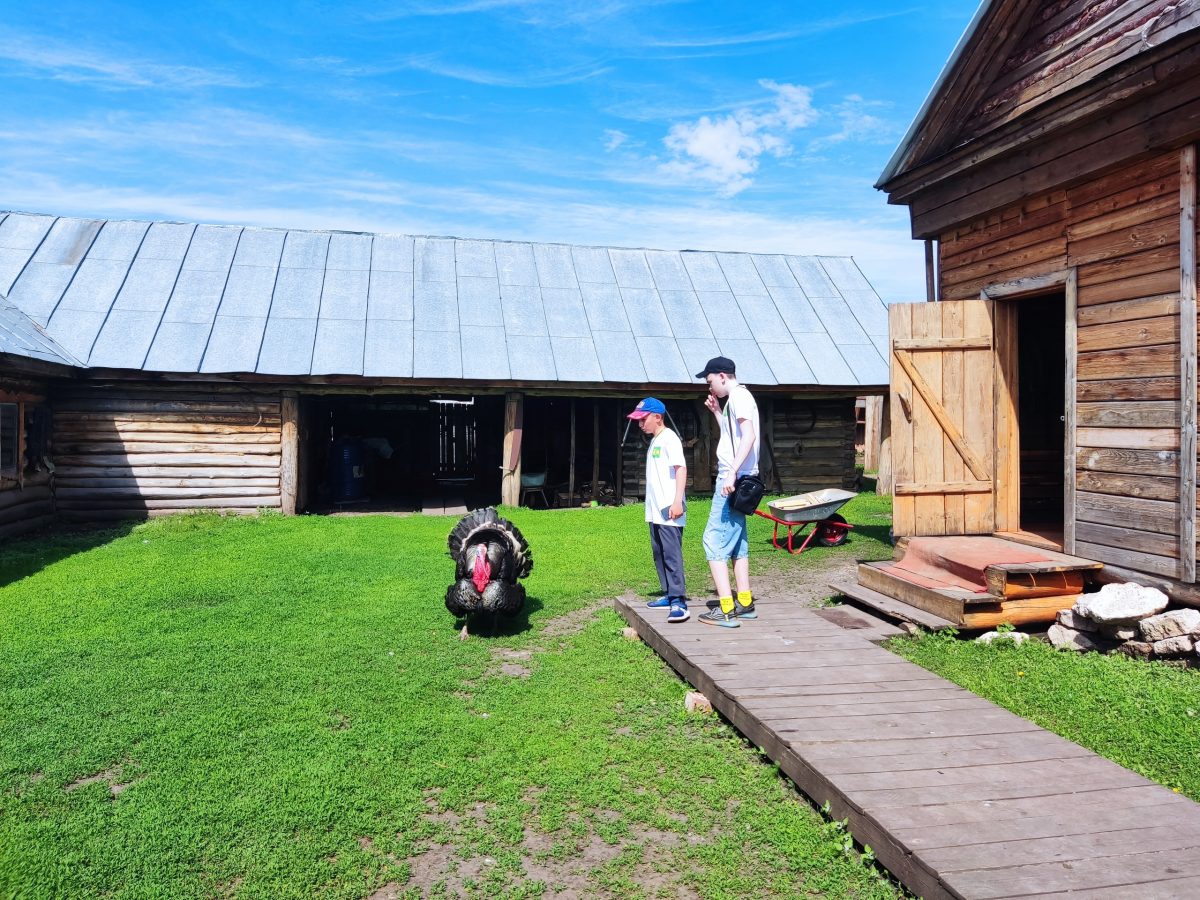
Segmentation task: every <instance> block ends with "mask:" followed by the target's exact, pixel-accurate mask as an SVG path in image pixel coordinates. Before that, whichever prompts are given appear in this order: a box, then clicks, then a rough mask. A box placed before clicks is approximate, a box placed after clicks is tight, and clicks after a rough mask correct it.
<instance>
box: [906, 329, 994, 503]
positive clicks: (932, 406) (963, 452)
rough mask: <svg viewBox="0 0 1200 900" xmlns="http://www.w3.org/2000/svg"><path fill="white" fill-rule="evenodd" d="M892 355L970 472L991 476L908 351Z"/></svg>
mask: <svg viewBox="0 0 1200 900" xmlns="http://www.w3.org/2000/svg"><path fill="white" fill-rule="evenodd" d="M892 356H893V357H894V358H895V360H896V362H898V363H899V364H900V367H901V368H902V369H904V372H905V374H906V375H908V377H909V380H910V381H912V383H913V387H915V388H916V389H917V392H918V393H919V394H920V395H921V399H922V400H924V401H925V405H926V406H927V407H929V411H930V412H931V413H932V414H933V417H934V418H935V419H937V421H938V424H939V425H941V426H942V431H943V432H945V434H946V437H947V438H949V440H950V443H951V444H953V445H954V449H955V450H957V451H958V454H959V456H961V457H962V458H963V462H965V463H966V464H967V467H968V468H969V469H970V470H971V474H972V475H974V476H975V477H976V478H977V479H978V480H980V481H986V480H988V478H990V476H991V473H990V472H989V471H988V470H987V467H986V466H985V465H984V464H983V460H981V459H980V458H979V457H978V455H976V453H975V451H974V450H972V449H971V448H970V447H969V446H967V442H966V440H965V439H964V438H963V436H962V434H960V433H959V430H958V427H957V426H956V425H955V424H954V422H953V421H952V420H951V418H950V415H949V414H948V413H947V412H946V409H945V407H943V406H942V404H941V402H940V401H939V400H938V399H937V397H936V396H935V395H934V393H933V390H932V389H931V388H930V386H929V384H928V382H926V381H925V378H924V376H922V375H921V373H920V372H918V371H917V367H916V366H915V365H913V362H912V360H911V359H910V358H909V356H908V353H907V352H905V351H903V350H897V351H895V352H894V353H893V354H892Z"/></svg>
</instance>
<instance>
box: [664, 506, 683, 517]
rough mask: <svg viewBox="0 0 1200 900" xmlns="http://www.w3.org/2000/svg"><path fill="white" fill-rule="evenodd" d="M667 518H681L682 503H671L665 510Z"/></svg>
mask: <svg viewBox="0 0 1200 900" xmlns="http://www.w3.org/2000/svg"><path fill="white" fill-rule="evenodd" d="M667 518H668V519H672V520H674V519H682V518H683V504H682V503H672V504H671V508H670V509H668V510H667Z"/></svg>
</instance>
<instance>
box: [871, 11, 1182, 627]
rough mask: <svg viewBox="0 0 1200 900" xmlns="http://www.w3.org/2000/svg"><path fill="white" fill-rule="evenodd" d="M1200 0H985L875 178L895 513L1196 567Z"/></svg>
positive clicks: (903, 520) (1095, 555)
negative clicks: (917, 293) (913, 265)
mask: <svg viewBox="0 0 1200 900" xmlns="http://www.w3.org/2000/svg"><path fill="white" fill-rule="evenodd" d="M1198 26H1200V4H1196V3H1193V2H1190V0H1188V2H1178V0H1100V2H1095V0H1088V2H1083V0H1054V2H1048V0H990V2H985V3H983V5H982V7H981V8H980V10H979V11H978V13H977V15H976V16H975V19H974V21H973V22H972V24H971V25H970V27H969V28H968V30H967V32H966V34H965V35H964V37H963V38H962V40H961V41H960V43H959V45H958V47H957V48H956V50H955V51H954V54H953V56H952V58H951V60H950V61H949V63H948V65H947V66H946V68H945V70H944V72H943V73H942V75H941V77H940V78H939V80H938V81H937V83H936V85H935V87H934V88H933V91H932V92H931V94H930V96H929V98H928V100H927V101H926V103H925V105H924V107H923V108H922V110H921V111H920V113H919V114H918V116H917V118H916V121H915V122H914V124H913V126H912V128H911V129H910V131H909V132H908V134H907V136H906V137H905V138H904V140H903V142H902V144H901V146H900V147H899V149H898V150H897V151H896V153H895V154H894V156H893V157H892V159H891V161H890V162H889V164H888V165H887V168H886V170H885V172H884V173H883V175H882V176H881V178H880V180H879V183H878V185H877V187H879V188H880V189H881V190H883V191H885V192H886V193H887V196H888V199H889V201H890V202H891V203H895V204H902V205H904V206H907V207H908V208H909V211H910V214H911V221H912V235H913V237H914V238H916V239H918V240H922V241H924V242H925V243H924V246H925V251H926V264H927V275H928V278H927V284H928V297H927V300H929V301H933V302H927V303H917V304H905V305H898V306H893V307H892V308H891V310H890V320H891V321H890V333H891V348H890V365H891V376H892V388H891V394H890V401H889V406H890V418H889V424H890V436H889V437H888V439H887V440H888V443H889V445H890V458H891V463H892V470H893V477H894V491H895V495H896V496H895V523H894V530H895V533H896V535H897V536H901V537H905V536H930V535H968V534H970V535H976V534H982V535H993V534H995V535H1002V536H1006V537H1008V538H1011V539H1013V540H1017V541H1022V542H1026V543H1033V544H1041V545H1043V546H1046V547H1051V548H1056V549H1059V550H1062V551H1065V552H1066V553H1068V554H1075V555H1077V556H1079V557H1084V558H1087V559H1089V560H1095V561H1099V562H1102V563H1104V566H1105V573H1106V574H1107V576H1108V577H1118V578H1128V579H1132V580H1138V581H1141V582H1143V583H1147V582H1148V583H1153V584H1157V585H1159V586H1161V587H1163V588H1165V589H1167V590H1169V591H1170V592H1171V594H1172V595H1173V596H1174V597H1175V598H1176V599H1177V600H1181V601H1183V602H1189V603H1193V604H1194V603H1196V602H1198V601H1200V591H1197V589H1196V587H1195V582H1196V552H1197V549H1196V538H1197V535H1196V509H1197V485H1196V467H1197V446H1196V413H1197V391H1196V344H1197V320H1196V245H1197V232H1196V203H1197V189H1196V142H1197V140H1200V28H1198Z"/></svg>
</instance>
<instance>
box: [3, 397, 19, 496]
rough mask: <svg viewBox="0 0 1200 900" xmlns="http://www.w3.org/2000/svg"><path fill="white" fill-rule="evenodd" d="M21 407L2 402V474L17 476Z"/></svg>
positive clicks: (4, 475) (11, 476)
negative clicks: (18, 423) (18, 424)
mask: <svg viewBox="0 0 1200 900" xmlns="http://www.w3.org/2000/svg"><path fill="white" fill-rule="evenodd" d="M19 412H20V408H19V407H18V405H17V404H16V403H0V476H3V477H5V478H16V477H17V474H18V473H17V457H18V448H17V440H18V436H19V433H20V429H18V428H17V416H18V414H19Z"/></svg>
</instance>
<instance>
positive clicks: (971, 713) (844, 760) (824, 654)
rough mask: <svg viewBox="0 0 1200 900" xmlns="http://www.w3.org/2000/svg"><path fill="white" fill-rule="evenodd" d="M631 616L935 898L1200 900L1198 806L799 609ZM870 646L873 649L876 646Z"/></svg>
mask: <svg viewBox="0 0 1200 900" xmlns="http://www.w3.org/2000/svg"><path fill="white" fill-rule="evenodd" d="M758 605H759V608H760V617H759V618H758V619H757V620H755V621H749V622H746V623H744V624H743V626H742V627H741V628H738V629H724V628H714V627H712V626H708V625H701V624H700V623H698V622H697V621H696V619H695V616H696V615H697V614H698V612H702V611H703V609H704V607H703V605H702V604H699V603H697V604H694V605H693V618H692V620H691V621H689V622H686V623H684V624H682V625H667V624H666V623H665V621H664V619H665V616H664V615H663V613H662V612H661V611H657V610H647V609H646V608H645V607H644V605H643V603H642V602H641V601H640V600H632V599H629V598H622V599H620V600H618V601H617V602H616V608H617V612H618V613H620V614H621V615H622V616H623V617H624V618H625V619H626V621H628V622H629V624H630V625H631V626H633V627H634V628H635V629H636V630H637V631H638V633H639V634H640V635H641V637H642V639H643V640H644V641H646V643H648V644H649V645H650V646H651V647H653V648H654V650H655V651H656V652H657V653H658V654H659V655H660V656H662V658H663V659H664V660H665V661H666V662H667V663H668V664H669V665H670V666H671V667H672V668H674V669H675V671H676V672H678V673H679V675H680V676H681V677H683V678H684V679H685V680H686V681H688V682H689V683H690V684H691V685H693V686H694V687H695V688H696V689H697V690H699V691H702V692H703V693H704V694H705V695H706V696H707V697H708V698H709V699H710V700H711V701H712V703H713V705H714V706H715V707H716V708H717V709H718V710H719V711H720V712H721V713H722V714H723V715H724V716H725V717H726V718H727V719H729V720H730V721H731V722H732V723H733V724H734V725H735V726H736V727H737V728H738V729H739V730H740V731H741V732H742V733H743V734H744V735H745V736H746V737H747V738H748V739H750V740H751V741H753V742H754V743H755V744H756V745H758V746H759V747H761V748H763V750H765V751H766V753H767V754H768V755H769V756H770V757H771V758H772V759H773V760H775V761H776V762H777V763H779V765H780V767H781V768H782V769H783V771H784V772H785V773H787V775H788V777H789V778H791V779H792V780H793V781H795V783H796V784H797V785H798V786H799V787H800V788H801V790H803V791H804V793H805V794H807V795H808V796H809V797H810V798H811V799H812V800H813V802H815V803H817V804H824V803H825V802H826V801H828V802H829V804H830V806H831V811H832V814H833V816H834V817H835V818H838V819H842V818H848V819H849V820H850V829H851V831H852V832H853V834H854V837H855V838H856V839H857V840H858V841H859V842H860V843H862V844H869V845H870V846H871V847H872V848H873V849H874V850H875V854H876V856H877V857H878V859H879V861H880V862H881V863H882V864H883V865H885V866H886V867H887V868H888V869H889V870H890V871H891V872H892V873H893V874H894V875H895V876H896V877H897V878H899V879H900V880H901V881H902V882H903V883H904V884H905V886H907V887H908V888H909V890H911V891H912V892H913V893H915V894H918V895H920V896H922V897H925V898H927V900H930V898H940V897H962V898H1001V897H1034V896H1036V897H1039V898H1052V897H1067V896H1070V897H1072V898H1077V897H1086V898H1097V900H1099V898H1106V900H1111V898H1131V900H1132V898H1137V900H1150V898H1200V852H1197V850H1198V849H1200V805H1198V804H1196V803H1193V802H1192V801H1191V800H1188V799H1187V798H1185V797H1182V796H1180V795H1179V794H1175V793H1173V792H1172V791H1170V790H1168V789H1166V788H1164V787H1162V786H1160V785H1157V784H1154V783H1153V782H1151V781H1148V780H1146V779H1145V778H1143V777H1141V776H1140V775H1136V774H1135V773H1133V772H1131V771H1129V770H1128V769H1125V768H1122V767H1121V766H1118V765H1116V764H1115V763H1112V762H1109V761H1108V760H1106V759H1103V758H1101V757H1099V756H1097V755H1096V754H1094V753H1092V752H1090V751H1088V750H1085V749H1084V748H1082V747H1080V746H1079V745H1077V744H1073V743H1071V742H1070V741H1068V740H1065V739H1063V738H1061V737H1058V736H1057V735H1054V734H1051V733H1050V732H1048V731H1045V730H1044V729H1042V728H1039V727H1038V726H1037V725H1034V724H1033V723H1032V722H1030V721H1029V720H1027V719H1023V718H1021V717H1020V716H1017V715H1014V714H1013V713H1010V712H1008V711H1006V710H1003V709H1001V708H1000V707H998V706H995V705H994V704H992V703H990V702H988V701H987V700H984V699H983V698H981V697H978V696H976V695H975V694H972V693H971V692H970V691H967V690H964V689H963V688H960V687H958V686H956V685H954V684H952V683H951V682H949V681H946V680H945V679H943V678H939V677H938V676H937V675H934V674H933V673H932V672H929V671H927V670H925V669H922V668H921V667H920V666H917V665H914V664H912V663H909V662H906V661H905V660H903V659H901V658H900V657H898V656H895V655H894V654H892V653H889V652H888V651H887V650H884V649H883V648H882V647H878V646H876V645H875V644H873V643H871V641H870V640H869V639H868V638H870V637H872V636H878V635H873V634H872V633H870V632H863V631H857V632H856V631H853V630H846V629H845V628H842V627H839V626H838V625H835V624H833V623H832V622H829V621H827V620H826V619H824V618H822V617H821V616H819V615H818V614H817V613H816V612H815V611H814V610H811V609H806V608H802V607H800V606H798V605H796V604H794V603H789V602H788V601H786V600H776V601H774V602H768V601H758ZM864 635H865V636H864Z"/></svg>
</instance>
